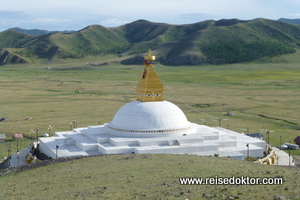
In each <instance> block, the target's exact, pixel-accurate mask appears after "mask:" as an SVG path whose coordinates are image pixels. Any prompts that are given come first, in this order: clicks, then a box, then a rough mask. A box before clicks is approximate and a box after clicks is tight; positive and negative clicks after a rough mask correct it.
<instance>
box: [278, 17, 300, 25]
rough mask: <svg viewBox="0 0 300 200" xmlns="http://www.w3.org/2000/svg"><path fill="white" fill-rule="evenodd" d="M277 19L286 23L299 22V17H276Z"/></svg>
mask: <svg viewBox="0 0 300 200" xmlns="http://www.w3.org/2000/svg"><path fill="white" fill-rule="evenodd" d="M278 21H281V22H287V23H290V24H300V19H287V18H280V19H278Z"/></svg>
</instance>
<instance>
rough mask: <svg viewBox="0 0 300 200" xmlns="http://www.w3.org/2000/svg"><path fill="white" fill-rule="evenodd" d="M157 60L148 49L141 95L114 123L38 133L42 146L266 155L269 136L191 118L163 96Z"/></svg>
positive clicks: (56, 151)
mask: <svg viewBox="0 0 300 200" xmlns="http://www.w3.org/2000/svg"><path fill="white" fill-rule="evenodd" d="M154 59H155V57H154V56H152V54H151V51H149V53H148V56H146V57H145V65H146V67H145V70H144V73H143V76H142V78H141V80H140V81H139V83H138V85H137V88H136V90H137V100H136V101H132V102H130V103H128V104H126V105H124V106H123V107H122V108H120V109H119V111H118V112H117V113H116V114H115V116H114V118H113V120H112V121H111V122H110V123H107V124H104V125H100V126H89V127H84V128H76V129H74V130H73V131H66V132H56V133H55V135H54V136H53V137H48V138H40V139H39V144H40V145H39V146H40V151H41V152H42V153H45V154H46V155H48V156H50V157H52V158H56V157H58V158H59V157H71V156H87V155H97V154H142V153H152V154H197V155H204V156H216V155H217V156H220V157H232V158H236V159H240V160H243V159H244V158H245V157H247V156H251V157H264V152H265V148H266V143H265V141H262V140H259V139H256V138H252V137H249V136H247V135H244V134H240V133H237V132H234V131H230V130H227V129H224V128H220V127H208V126H205V125H199V124H195V123H191V122H189V121H188V120H187V118H186V116H185V114H184V113H183V112H182V110H181V109H180V108H179V107H177V106H176V105H175V104H173V103H171V102H168V101H165V100H164V99H163V91H164V90H165V89H164V87H163V84H162V83H161V81H160V80H159V78H158V76H157V74H156V72H155V70H154V66H153V64H152V61H153V60H154ZM247 144H249V145H247Z"/></svg>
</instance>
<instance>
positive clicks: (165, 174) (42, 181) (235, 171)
mask: <svg viewBox="0 0 300 200" xmlns="http://www.w3.org/2000/svg"><path fill="white" fill-rule="evenodd" d="M216 176H217V177H219V178H226V177H227V178H230V177H233V176H235V177H238V178H241V177H242V176H243V177H247V176H248V177H250V178H253V177H255V178H260V179H262V178H283V180H284V181H283V184H282V185H260V184H257V185H236V184H233V185H224V184H223V185H181V184H180V182H179V178H184V177H189V178H208V177H213V178H215V177H216ZM0 180H1V181H0V188H1V189H0V196H1V197H2V198H3V199H181V200H182V199H266V200H269V199H272V200H273V199H275V198H274V197H276V196H277V197H280V196H281V197H282V196H284V197H289V199H299V198H300V196H299V186H300V185H299V184H300V182H299V169H298V168H287V167H281V166H266V165H260V164H255V163H249V162H246V161H238V160H234V159H230V158H215V157H201V156H193V155H159V154H158V155H149V154H147V155H146V154H143V155H110V156H100V157H91V158H84V159H79V160H73V161H68V162H63V163H58V164H49V165H47V166H44V167H39V168H35V169H31V170H26V171H16V172H13V173H10V174H7V175H4V176H0ZM272 180H273V179H272Z"/></svg>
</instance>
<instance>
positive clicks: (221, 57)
mask: <svg viewBox="0 0 300 200" xmlns="http://www.w3.org/2000/svg"><path fill="white" fill-rule="evenodd" d="M200 49H201V51H202V52H203V54H204V55H205V56H206V61H207V62H208V63H211V64H224V63H239V62H249V61H252V60H255V59H259V58H262V57H265V56H268V57H275V56H279V55H282V54H289V53H295V52H296V50H295V49H294V48H293V47H291V46H288V45H285V44H282V43H278V42H274V41H253V42H249V43H246V42H245V41H243V40H230V41H226V40H225V41H218V42H212V43H209V44H203V45H202V46H201V47H200Z"/></svg>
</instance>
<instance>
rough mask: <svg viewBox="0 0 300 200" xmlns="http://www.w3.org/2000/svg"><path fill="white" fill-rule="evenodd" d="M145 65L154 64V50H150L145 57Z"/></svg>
mask: <svg viewBox="0 0 300 200" xmlns="http://www.w3.org/2000/svg"><path fill="white" fill-rule="evenodd" d="M144 60H145V65H152V64H153V63H152V61H153V60H155V56H153V55H152V51H151V50H150V49H149V50H148V55H147V56H145V57H144Z"/></svg>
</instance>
